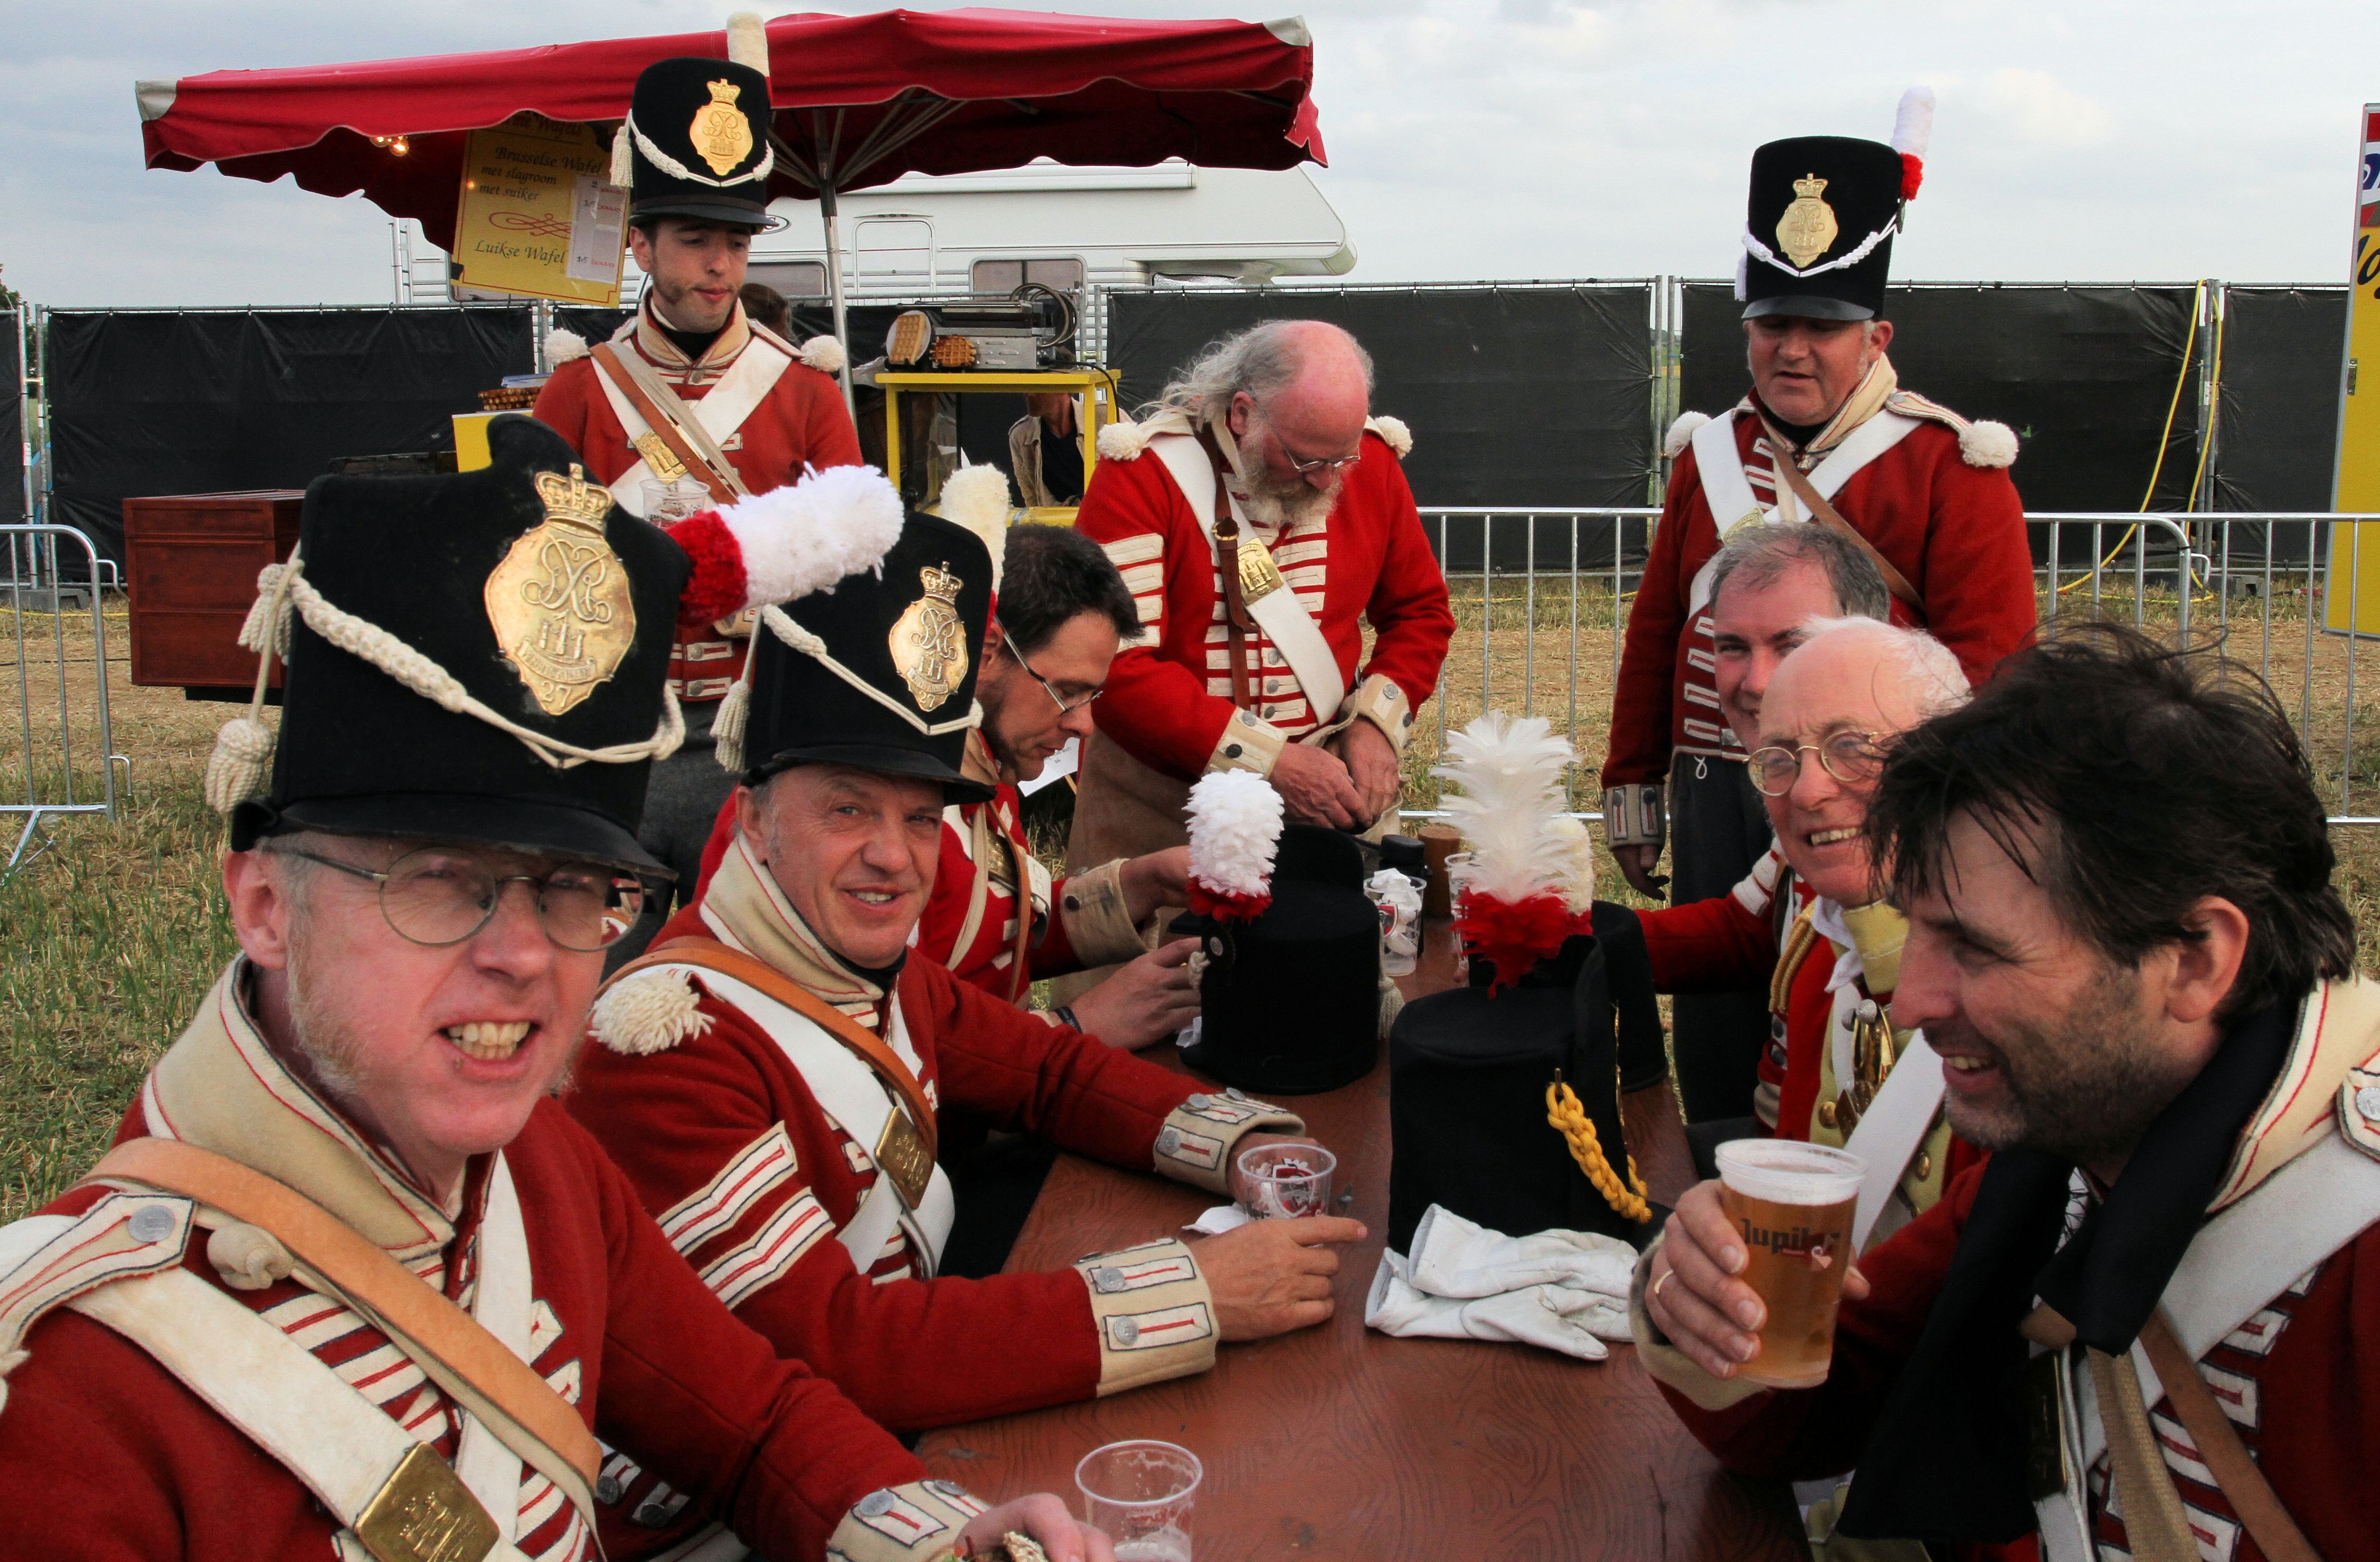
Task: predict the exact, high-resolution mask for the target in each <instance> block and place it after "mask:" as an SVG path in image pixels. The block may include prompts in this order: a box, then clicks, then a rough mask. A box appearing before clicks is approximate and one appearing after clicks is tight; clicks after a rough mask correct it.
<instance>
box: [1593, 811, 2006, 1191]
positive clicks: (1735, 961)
mask: <svg viewBox="0 0 2380 1562" xmlns="http://www.w3.org/2000/svg"><path fill="white" fill-rule="evenodd" d="M1815 898H1816V897H1815V896H1814V895H1813V894H1812V893H1811V891H1810V888H1809V886H1808V885H1806V884H1803V882H1802V881H1801V879H1800V878H1796V877H1795V876H1794V874H1793V871H1792V869H1791V868H1790V867H1788V866H1786V863H1785V854H1783V853H1782V852H1780V851H1779V850H1778V849H1777V848H1776V847H1773V846H1772V847H1770V848H1769V849H1768V853H1767V855H1766V856H1764V857H1762V858H1761V860H1760V861H1759V862H1758V863H1757V864H1755V866H1754V867H1753V870H1752V872H1751V873H1749V874H1747V875H1746V876H1745V877H1744V879H1743V882H1742V883H1741V884H1738V885H1737V886H1736V887H1735V888H1734V889H1733V890H1730V891H1729V892H1728V893H1727V894H1724V895H1716V896H1713V897H1712V898H1711V899H1709V900H1707V901H1695V902H1689V903H1688V904H1685V905H1682V906H1664V907H1659V908H1657V909H1654V910H1650V911H1639V912H1638V913H1637V914H1636V919H1637V922H1638V923H1639V924H1640V925H1641V926H1643V927H1644V929H1645V953H1646V955H1647V957H1648V958H1649V960H1650V963H1651V965H1652V968H1653V987H1654V989H1655V990H1656V991H1658V992H1669V993H1681V992H1683V993H1693V992H1741V991H1743V990H1744V989H1745V988H1747V987H1760V986H1764V985H1765V986H1766V987H1767V988H1768V1000H1769V1010H1770V1013H1769V1044H1768V1047H1767V1049H1766V1050H1765V1051H1763V1052H1762V1054H1761V1058H1760V1084H1759V1085H1758V1087H1757V1089H1756V1090H1755V1092H1754V1096H1753V1109H1754V1111H1755V1113H1756V1114H1757V1115H1758V1117H1759V1118H1760V1120H1761V1121H1762V1123H1763V1124H1765V1125H1766V1126H1767V1129H1768V1131H1769V1132H1772V1133H1775V1134H1777V1135H1779V1137H1782V1138H1786V1139H1804V1140H1806V1139H1813V1138H1815V1139H1817V1140H1819V1141H1820V1142H1822V1143H1825V1144H1841V1143H1842V1142H1843V1140H1844V1138H1845V1137H1846V1135H1845V1134H1844V1133H1843V1132H1840V1128H1839V1125H1838V1124H1837V1122H1836V1121H1835V1120H1834V1116H1833V1114H1832V1113H1831V1112H1828V1111H1827V1110H1825V1108H1828V1107H1829V1106H1831V1105H1832V1104H1833V1101H1832V1096H1831V1093H1829V1092H1828V1091H1826V1090H1825V1089H1824V1088H1823V1086H1824V1084H1825V1083H1826V1082H1828V1080H1830V1079H1831V1078H1832V1074H1833V1070H1832V1068H1831V1066H1830V1063H1829V1059H1828V1048H1829V1046H1830V1043H1831V1040H1832V1037H1833V1033H1834V1030H1835V1028H1836V1026H1837V1024H1838V1023H1840V1016H1839V1013H1838V1010H1837V999H1836V993H1835V991H1834V989H1833V987H1832V986H1831V985H1830V984H1831V982H1832V979H1833V975H1834V968H1835V962H1836V958H1837V955H1838V953H1839V952H1840V951H1838V950H1837V949H1836V947H1835V946H1834V945H1833V944H1831V943H1829V942H1828V940H1827V939H1826V938H1824V937H1822V936H1820V935H1819V934H1817V933H1816V932H1815V930H1814V929H1813V928H1812V927H1811V926H1810V921H1809V914H1810V910H1811V907H1812V903H1813V902H1814V901H1815ZM1852 980H1853V982H1854V984H1855V987H1856V992H1857V994H1858V996H1860V997H1862V998H1874V999H1876V1001H1877V1002H1878V1003H1879V1004H1881V1005H1884V1006H1886V1007H1889V1005H1890V1002H1891V997H1892V995H1891V994H1890V993H1874V992H1871V991H1870V989H1869V987H1868V984H1867V978H1866V976H1865V975H1864V974H1863V975H1859V976H1855V977H1853V978H1852ZM1838 1088H1840V1082H1838ZM1821 1096H1827V1097H1828V1099H1826V1100H1823V1101H1822V1100H1821ZM1932 1137H1933V1136H1929V1144H1928V1148H1927V1152H1926V1157H1925V1160H1924V1161H1923V1162H1922V1163H1916V1164H1913V1166H1912V1173H1913V1180H1904V1181H1903V1183H1902V1188H1903V1191H1904V1192H1905V1193H1908V1194H1909V1195H1910V1196H1911V1200H1912V1203H1913V1205H1915V1206H1917V1207H1919V1208H1923V1207H1924V1206H1925V1205H1926V1204H1928V1203H1930V1202H1931V1201H1932V1200H1933V1199H1935V1198H1937V1197H1938V1196H1939V1195H1940V1191H1941V1190H1942V1188H1943V1187H1945V1186H1946V1185H1947V1183H1948V1180H1949V1179H1950V1178H1954V1177H1956V1176H1957V1175H1958V1174H1959V1172H1961V1171H1962V1170H1963V1169H1965V1168H1967V1167H1969V1166H1972V1165H1974V1164H1976V1163H1977V1162H1979V1161H1981V1160H1982V1159H1983V1154H1984V1153H1983V1152H1982V1151H1981V1150H1978V1149H1976V1148H1975V1146H1973V1144H1968V1143H1967V1142H1966V1141H1965V1140H1963V1139H1961V1138H1958V1137H1957V1136H1956V1135H1952V1134H1942V1135H1940V1137H1941V1139H1942V1141H1943V1142H1942V1144H1941V1145H1940V1146H1939V1149H1940V1150H1941V1152H1942V1153H1941V1155H1940V1156H1939V1160H1940V1164H1939V1165H1937V1164H1935V1156H1934V1155H1933V1151H1934V1149H1935V1148H1936V1146H1934V1145H1932V1144H1931V1142H1930V1141H1931V1138H1932Z"/></svg>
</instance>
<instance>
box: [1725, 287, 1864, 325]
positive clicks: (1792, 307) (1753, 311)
mask: <svg viewBox="0 0 2380 1562" xmlns="http://www.w3.org/2000/svg"><path fill="white" fill-rule="evenodd" d="M1763 315H1792V316H1795V317H1797V318H1799V319H1802V320H1874V319H1876V310H1874V309H1869V308H1868V307H1867V306H1866V305H1865V304H1854V303H1852V301H1851V300H1850V299H1848V298H1829V297H1827V296H1826V295H1825V294H1823V293H1773V294H1771V295H1769V296H1768V297H1766V298H1755V299H1754V300H1753V301H1752V302H1751V303H1749V304H1746V305H1744V306H1743V318H1744V319H1746V320H1757V319H1759V318H1760V317H1761V316H1763Z"/></svg>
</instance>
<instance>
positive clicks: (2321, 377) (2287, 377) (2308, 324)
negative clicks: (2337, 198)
mask: <svg viewBox="0 0 2380 1562" xmlns="http://www.w3.org/2000/svg"><path fill="white" fill-rule="evenodd" d="M2346 338H2347V288H2346V287H2345V286H2344V285H2341V286H2338V287H2251V286H2227V287H2226V288H2225V289H2224V290H2223V337H2222V342H2221V345H2220V347H2219V349H2218V355H2217V358H2216V362H2217V364H2218V366H2219V369H2220V378H2221V381H2222V394H2221V395H2220V397H2219V399H2218V400H2217V402H2216V418H2215V434H2216V440H2215V454H2214V459H2213V462H2212V466H2213V467H2214V471H2213V475H2212V479H2211V480H2210V482H2209V483H2208V484H2207V486H2206V489H2205V490H2204V492H2205V495H2206V503H2205V504H2204V507H2205V508H2207V509H2210V510H2229V511H2233V512H2238V511H2267V512H2271V511H2283V512H2286V511H2293V510H2327V509H2329V508H2330V487H2331V478H2332V477H2333V475H2334V473H2335V470H2336V468H2337V466H2338V392H2339V384H2338V377H2339V373H2340V369H2341V367H2342V366H2341V362H2340V344H2342V343H2343V342H2344V341H2345V340H2346ZM2325 529H2326V528H2325V527H2322V526H2319V525H2315V526H2300V525H2290V524H2289V523H2286V522H2285V523H2282V524H2279V525H2277V526H2273V527H2269V528H2268V527H2265V526H2264V525H2262V524H2259V523H2255V522H2243V523H2233V524H2232V525H2230V526H2229V527H2227V528H2226V530H2227V532H2228V539H2229V543H2230V554H2229V563H2230V564H2231V567H2232V568H2233V569H2235V570H2240V569H2251V568H2253V567H2255V566H2256V565H2258V564H2260V563H2262V562H2263V561H2264V559H2265V549H2266V538H2265V534H2266V532H2267V531H2268V530H2269V531H2270V533H2271V539H2270V543H2271V557H2272V559H2273V562H2275V563H2300V564H2302V563H2304V562H2305V559H2306V556H2307V548H2308V545H2309V543H2312V542H2315V541H2317V540H2318V539H2316V537H2315V536H2314V534H2315V533H2317V532H2322V531H2325ZM2223 540H2224V539H2221V538H2216V539H2211V542H2212V545H2211V546H2210V548H2209V551H2211V552H2213V553H2215V555H2216V562H2217V563H2223V562H2224V555H2223V553H2222V551H2221V549H2222V544H2223ZM2317 556H2319V555H2317Z"/></svg>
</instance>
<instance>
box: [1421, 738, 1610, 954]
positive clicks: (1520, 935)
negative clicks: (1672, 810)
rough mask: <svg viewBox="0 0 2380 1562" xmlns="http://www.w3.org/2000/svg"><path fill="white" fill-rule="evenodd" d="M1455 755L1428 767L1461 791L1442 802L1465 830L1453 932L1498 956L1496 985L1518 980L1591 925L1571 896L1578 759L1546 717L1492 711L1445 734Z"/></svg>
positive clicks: (1454, 869)
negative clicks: (1567, 806) (1565, 786)
mask: <svg viewBox="0 0 2380 1562" xmlns="http://www.w3.org/2000/svg"><path fill="white" fill-rule="evenodd" d="M1446 747H1447V752H1448V753H1449V754H1450V755H1451V756H1452V757H1451V758H1450V759H1449V760H1448V761H1447V762H1446V763H1444V764H1442V765H1439V766H1438V767H1437V768H1436V769H1433V770H1432V771H1431V772H1430V773H1431V774H1432V775H1435V776H1437V777H1439V778H1440V779H1441V780H1444V781H1449V782H1451V783H1452V784H1453V785H1454V786H1456V787H1459V788H1460V789H1461V791H1460V792H1459V793H1454V794H1451V795H1449V796H1447V797H1446V798H1445V799H1444V800H1443V801H1444V804H1445V807H1446V812H1447V817H1448V819H1449V820H1450V821H1451V823H1452V824H1453V825H1454V826H1455V828H1456V829H1460V830H1462V832H1463V847H1464V853H1465V854H1464V856H1463V859H1462V860H1460V861H1459V862H1457V863H1455V864H1453V865H1450V866H1451V877H1452V880H1453V886H1454V894H1455V903H1454V931H1455V933H1456V935H1457V936H1458V937H1459V938H1462V939H1463V944H1464V946H1465V947H1466V948H1467V949H1468V950H1469V951H1471V953H1472V955H1473V956H1474V957H1475V958H1478V959H1484V960H1489V961H1493V962H1494V963H1495V966H1496V976H1495V982H1494V985H1493V987H1490V989H1489V990H1490V992H1491V993H1492V992H1493V991H1494V990H1495V989H1496V988H1500V987H1511V986H1512V984H1513V983H1515V982H1517V981H1519V980H1520V979H1521V978H1522V977H1523V976H1524V975H1527V974H1528V972H1529V970H1530V968H1531V967H1533V966H1535V965H1536V963H1537V962H1538V961H1540V960H1543V959H1545V958H1546V957H1548V956H1549V955H1552V954H1554V953H1556V952H1558V951H1560V949H1561V946H1562V940H1563V939H1565V938H1569V937H1571V936H1572V935H1573V934H1574V933H1584V932H1585V931H1586V930H1587V927H1588V926H1589V923H1590V918H1589V916H1588V914H1587V912H1586V908H1585V907H1580V908H1577V909H1573V906H1572V903H1571V896H1570V890H1571V889H1572V884H1571V878H1572V874H1571V871H1570V869H1571V864H1572V859H1573V855H1574V853H1573V845H1574V842H1571V841H1569V840H1567V839H1566V838H1565V834H1566V832H1565V831H1564V829H1563V828H1562V822H1561V812H1562V771H1563V770H1564V769H1567V768H1568V767H1569V766H1570V765H1571V764H1573V762H1574V761H1575V760H1576V759H1577V755H1576V754H1575V753H1573V750H1572V748H1571V745H1570V744H1569V742H1568V741H1567V740H1565V739H1562V738H1558V737H1556V736H1554V735H1553V726H1552V723H1551V722H1549V721H1548V720H1546V719H1545V718H1544V717H1542V716H1524V717H1521V718H1519V719H1518V720H1515V719H1513V718H1512V717H1510V716H1507V715H1505V714H1504V713H1503V712H1502V711H1500V710H1491V711H1488V713H1487V714H1485V715H1483V716H1481V717H1479V718H1478V719H1477V720H1474V721H1473V722H1472V723H1471V724H1470V725H1469V726H1467V727H1464V728H1463V730H1462V731H1460V732H1458V733H1453V734H1452V735H1451V736H1450V737H1449V738H1448V739H1447V740H1446Z"/></svg>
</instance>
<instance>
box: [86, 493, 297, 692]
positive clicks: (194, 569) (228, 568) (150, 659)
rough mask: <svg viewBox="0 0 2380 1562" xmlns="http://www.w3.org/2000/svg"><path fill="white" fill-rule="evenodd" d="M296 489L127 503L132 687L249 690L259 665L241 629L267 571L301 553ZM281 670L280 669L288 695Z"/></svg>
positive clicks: (276, 679) (276, 681)
mask: <svg viewBox="0 0 2380 1562" xmlns="http://www.w3.org/2000/svg"><path fill="white" fill-rule="evenodd" d="M305 497H306V496H305V494H304V493H303V492H302V491H300V490H296V489H259V490H254V491H252V492H248V493H184V494H174V495H170V496H163V497H157V498H150V499H128V500H126V501H125V502H124V566H125V569H124V573H125V580H126V582H127V587H128V592H129V595H130V597H131V602H132V615H131V616H132V681H133V682H134V683H135V684H152V685H153V684H163V685H166V686H179V687H182V688H186V689H188V688H242V689H244V688H248V687H249V686H251V685H253V684H255V682H256V656H255V653H254V652H252V651H248V650H245V649H242V648H241V647H240V644H239V626H240V624H241V623H242V622H244V621H245V620H246V619H247V617H248V609H249V603H251V602H253V601H254V600H255V599H256V575H257V572H258V571H259V570H261V569H262V568H263V567H264V566H265V565H267V564H269V563H276V562H278V561H280V560H282V559H285V558H287V557H288V556H289V552H290V550H291V549H293V548H295V547H296V546H297V516H298V513H299V510H300V508H301V507H302V505H303V503H304V500H305ZM280 683H281V669H280V667H279V666H278V665H276V666H275V667H274V668H273V686H274V687H276V688H277V687H279V686H280Z"/></svg>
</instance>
